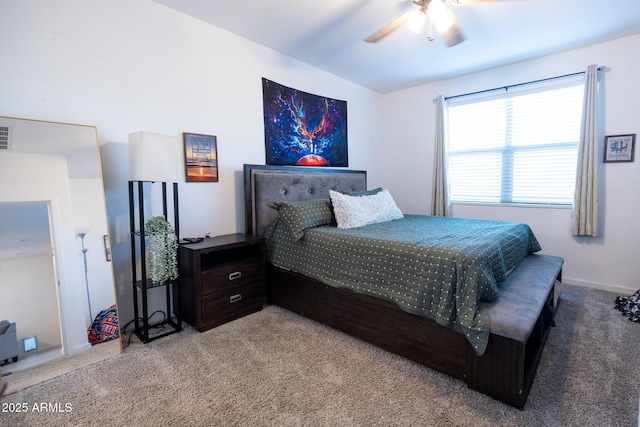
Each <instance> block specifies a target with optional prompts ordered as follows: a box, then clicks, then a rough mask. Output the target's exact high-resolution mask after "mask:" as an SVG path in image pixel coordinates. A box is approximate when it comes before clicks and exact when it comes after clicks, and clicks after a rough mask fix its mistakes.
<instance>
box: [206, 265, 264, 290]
mask: <svg viewBox="0 0 640 427" xmlns="http://www.w3.org/2000/svg"><path fill="white" fill-rule="evenodd" d="M264 271H265V263H264V261H263V260H261V259H253V260H246V261H242V262H238V263H233V264H227V265H224V266H221V267H217V268H214V269H211V270H206V271H203V272H202V295H203V296H204V295H209V294H212V293H214V292H221V291H224V290H226V289H229V288H235V287H238V286H242V285H246V284H248V283H253V282H262V281H263V280H264Z"/></svg>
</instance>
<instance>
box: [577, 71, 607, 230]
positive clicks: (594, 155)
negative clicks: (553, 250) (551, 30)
mask: <svg viewBox="0 0 640 427" xmlns="http://www.w3.org/2000/svg"><path fill="white" fill-rule="evenodd" d="M598 138H599V135H598V66H597V65H589V67H588V68H587V71H586V75H585V83H584V104H583V108H582V125H581V130H580V142H579V145H578V165H577V169H576V192H575V196H574V201H573V215H572V224H571V229H572V233H573V235H574V236H597V235H598V232H599V227H598V225H599V218H598V204H599V201H600V199H599V195H598V152H599V150H598Z"/></svg>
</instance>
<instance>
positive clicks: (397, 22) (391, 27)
mask: <svg viewBox="0 0 640 427" xmlns="http://www.w3.org/2000/svg"><path fill="white" fill-rule="evenodd" d="M415 13H416V11H415V10H411V11H409V12H407V13H405V14H403V15H400V16H398V17H397V18H396V19H394V20H393V21H391V22H389V23H388V24H387V25H385V26H384V27H382V28H380V29H379V30H378V31H376V32H375V33H373V34H371V35H370V36H369V37H367V38H366V39H364V41H366V42H367V43H377V42H378V41H380V39H382V38H384V37H386V36H388V35H389V34H391V33H393V32H394V31H395V30H397V29H398V28H400V27H402V26H403V25H405V24H406V23H407V22H408V21H409V19H411V17H412V16H413V15H414V14H415Z"/></svg>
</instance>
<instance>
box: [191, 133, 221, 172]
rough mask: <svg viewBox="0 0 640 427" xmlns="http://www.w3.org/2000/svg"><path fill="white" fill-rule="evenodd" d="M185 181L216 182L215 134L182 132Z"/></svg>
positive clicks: (216, 152)
mask: <svg viewBox="0 0 640 427" xmlns="http://www.w3.org/2000/svg"><path fill="white" fill-rule="evenodd" d="M183 135H184V166H185V174H186V180H187V182H218V144H217V138H216V137H215V135H202V134H198V133H186V132H185V133H183Z"/></svg>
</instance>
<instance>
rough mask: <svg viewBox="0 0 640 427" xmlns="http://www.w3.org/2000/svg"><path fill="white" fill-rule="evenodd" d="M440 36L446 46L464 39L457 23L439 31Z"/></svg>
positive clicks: (453, 44) (451, 45)
mask: <svg viewBox="0 0 640 427" xmlns="http://www.w3.org/2000/svg"><path fill="white" fill-rule="evenodd" d="M440 37H442V40H444V42H445V43H446V44H447V46H448V47H453V46H455V45H457V44H460V43H462V42H463V41H464V36H463V35H462V33H461V32H460V29H459V28H458V24H455V23H454V24H453V25H452V26H450V27H449V28H447V29H446V30H445V31H442V32H440Z"/></svg>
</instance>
